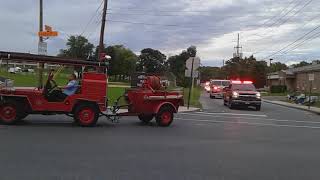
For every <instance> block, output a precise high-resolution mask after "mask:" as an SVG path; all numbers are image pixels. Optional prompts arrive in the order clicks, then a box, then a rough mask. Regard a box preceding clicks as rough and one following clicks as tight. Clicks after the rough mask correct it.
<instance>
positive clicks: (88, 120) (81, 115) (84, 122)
mask: <svg viewBox="0 0 320 180" xmlns="http://www.w3.org/2000/svg"><path fill="white" fill-rule="evenodd" d="M74 119H75V121H76V123H78V124H79V125H80V126H82V127H93V126H95V125H96V124H97V121H98V119H99V111H98V109H97V108H96V107H95V106H93V105H87V104H83V105H80V106H78V107H77V109H76V110H75V113H74Z"/></svg>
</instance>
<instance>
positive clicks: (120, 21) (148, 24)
mask: <svg viewBox="0 0 320 180" xmlns="http://www.w3.org/2000/svg"><path fill="white" fill-rule="evenodd" d="M107 21H108V22H114V23H124V24H136V25H147V26H167V27H183V28H197V27H200V26H196V25H195V26H185V25H180V24H156V23H144V22H132V21H123V20H110V19H108V20H107ZM211 28H215V29H211V30H218V29H217V27H211ZM207 30H210V29H207Z"/></svg>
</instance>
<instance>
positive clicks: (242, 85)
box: [223, 81, 261, 111]
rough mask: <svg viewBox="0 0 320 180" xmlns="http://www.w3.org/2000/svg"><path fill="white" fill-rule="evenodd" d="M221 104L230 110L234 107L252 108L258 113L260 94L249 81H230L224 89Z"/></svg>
mask: <svg viewBox="0 0 320 180" xmlns="http://www.w3.org/2000/svg"><path fill="white" fill-rule="evenodd" d="M223 102H224V105H227V106H228V107H229V108H230V109H233V108H234V107H235V106H242V107H243V106H245V107H249V106H254V107H255V108H256V110H257V111H260V109H261V94H260V92H258V91H257V90H256V88H255V86H254V85H253V83H252V82H251V81H231V84H230V85H229V86H228V87H226V88H224V95H223Z"/></svg>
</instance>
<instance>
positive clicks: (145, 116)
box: [138, 114, 154, 124]
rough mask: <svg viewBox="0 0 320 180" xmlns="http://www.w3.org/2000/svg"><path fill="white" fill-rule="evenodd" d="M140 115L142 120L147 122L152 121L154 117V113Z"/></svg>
mask: <svg viewBox="0 0 320 180" xmlns="http://www.w3.org/2000/svg"><path fill="white" fill-rule="evenodd" d="M138 117H139V119H140V121H141V122H143V123H146V124H147V123H149V122H150V121H152V119H153V118H154V115H153V114H140V115H139V116H138Z"/></svg>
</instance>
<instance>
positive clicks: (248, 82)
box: [231, 80, 253, 84]
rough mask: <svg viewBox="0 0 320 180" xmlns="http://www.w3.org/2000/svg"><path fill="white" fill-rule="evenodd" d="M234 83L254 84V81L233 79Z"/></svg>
mask: <svg viewBox="0 0 320 180" xmlns="http://www.w3.org/2000/svg"><path fill="white" fill-rule="evenodd" d="M231 83H232V84H253V82H252V81H239V80H231Z"/></svg>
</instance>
